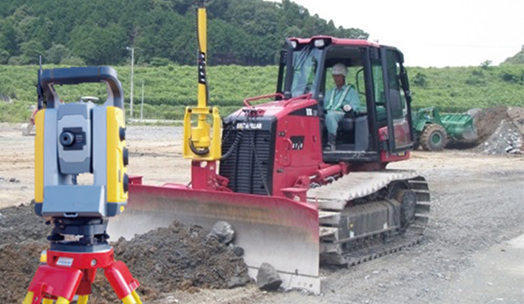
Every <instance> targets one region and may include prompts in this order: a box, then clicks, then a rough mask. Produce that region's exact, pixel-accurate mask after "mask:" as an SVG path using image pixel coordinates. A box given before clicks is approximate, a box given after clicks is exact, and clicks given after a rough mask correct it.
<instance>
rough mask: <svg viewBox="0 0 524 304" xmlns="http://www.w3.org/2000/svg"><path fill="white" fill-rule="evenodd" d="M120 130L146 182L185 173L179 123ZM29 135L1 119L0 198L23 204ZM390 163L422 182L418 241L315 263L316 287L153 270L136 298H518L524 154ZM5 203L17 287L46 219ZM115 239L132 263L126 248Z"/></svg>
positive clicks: (3, 258) (523, 273)
mask: <svg viewBox="0 0 524 304" xmlns="http://www.w3.org/2000/svg"><path fill="white" fill-rule="evenodd" d="M128 130H129V131H128V142H127V145H128V147H129V149H130V165H129V173H130V174H137V175H144V176H145V182H146V183H148V184H162V183H164V182H179V183H187V182H188V181H189V162H188V161H186V160H184V159H182V157H181V153H180V152H181V128H178V127H135V126H131V127H129V129H128ZM486 138H489V136H487V137H486ZM33 140H34V137H27V136H21V130H20V129H19V127H18V125H7V124H0V208H4V207H10V206H18V205H20V204H25V205H28V204H29V202H30V201H31V199H32V198H33ZM391 167H392V168H402V169H415V170H417V171H418V172H419V173H420V174H421V175H423V176H425V177H426V179H427V180H428V182H429V185H430V188H431V192H432V212H431V220H430V223H429V226H428V228H427V230H426V235H425V237H424V239H423V241H422V243H421V244H419V245H417V246H414V247H410V248H409V249H406V250H403V251H402V252H400V253H397V254H391V255H388V256H385V257H383V258H380V259H377V260H373V261H371V262H367V263H364V264H361V265H358V266H355V267H351V268H349V269H331V268H321V275H322V276H323V282H322V294H321V295H319V296H315V295H311V294H308V293H304V292H300V291H290V292H284V291H282V292H275V293H267V292H261V291H259V290H258V289H257V288H256V286H255V285H254V284H248V285H246V286H244V287H237V288H233V289H227V288H224V287H225V286H215V287H211V289H207V288H205V287H209V286H202V285H203V284H204V283H202V284H201V285H200V286H201V288H196V289H195V288H193V289H191V288H189V287H190V286H191V285H187V284H189V283H187V282H186V283H185V284H186V285H183V284H182V285H180V284H178V283H181V282H182V281H183V280H182V279H180V278H179V279H178V280H177V281H176V280H175V281H176V282H177V284H175V283H173V282H167V283H166V281H164V282H162V281H161V280H158V285H157V286H151V287H150V286H146V289H145V290H142V292H145V293H148V292H149V293H158V295H157V294H155V296H151V294H150V295H149V296H146V298H147V299H149V298H155V297H157V296H158V297H157V299H156V300H146V302H145V303H153V304H160V303H231V304H233V303H306V304H309V303H311V304H312V303H407V302H411V303H524V262H523V261H524V207H523V204H524V156H522V155H509V154H503V155H501V154H497V155H487V154H486V153H482V152H480V151H478V150H475V149H470V150H467V151H464V150H462V151H458V150H446V151H444V152H439V153H428V152H423V151H417V152H414V153H413V154H412V157H411V159H410V160H409V161H407V162H403V163H398V164H394V165H392V166H391ZM9 210H10V211H6V210H0V213H2V214H3V215H2V216H0V249H1V250H0V286H3V285H2V284H6V282H7V281H10V283H13V282H16V284H17V285H19V286H20V289H18V290H22V291H23V290H24V289H25V288H26V287H27V286H24V285H26V284H28V283H27V282H28V280H29V279H30V277H31V276H32V273H34V270H35V269H36V267H37V266H38V254H39V252H40V251H41V250H42V249H43V248H45V243H44V242H43V241H42V237H43V236H45V234H47V231H46V232H42V231H43V230H45V229H47V228H46V226H45V225H43V224H42V222H39V220H40V219H39V218H38V217H36V216H34V215H32V213H31V210H30V208H29V206H22V207H20V208H9ZM22 218H23V219H27V218H30V219H32V220H30V221H29V222H31V223H33V224H31V225H24V228H23V231H21V232H20V233H19V234H17V233H16V232H14V231H12V229H11V230H10V229H9V228H10V227H15V226H16V223H18V222H20V221H22ZM40 221H41V220H40ZM180 229H182V228H180ZM187 229H189V230H187V231H191V229H190V228H187ZM197 235H200V237H202V239H205V237H204V234H200V232H198V233H197ZM137 244H138V243H137ZM21 246H25V247H21ZM213 246H214V247H213V248H218V247H219V245H216V244H215V245H213ZM135 247H136V248H138V247H139V245H136V246H135ZM115 248H117V254H118V252H119V254H121V255H122V259H123V260H124V261H125V262H127V263H129V264H130V269H131V271H132V272H133V266H132V265H131V264H132V262H131V261H127V260H126V256H125V250H124V251H118V246H115ZM147 250H150V248H147V249H144V252H145V253H144V254H147ZM224 251H227V250H225V249H224ZM149 253H152V254H151V256H154V252H151V251H149ZM167 254H168V253H166V252H163V253H162V254H161V255H160V256H167ZM229 257H230V258H232V259H234V258H235V257H233V256H229ZM117 258H118V255H117ZM149 258H151V257H149ZM13 259H16V260H18V261H20V262H21V263H19V264H17V267H18V268H17V269H19V272H20V273H21V274H19V276H17V277H13V271H12V270H11V271H8V270H7V269H10V268H9V267H10V265H12V264H13V263H14V262H13ZM201 259H206V258H201ZM18 265H22V266H23V267H22V266H18ZM133 265H136V264H133ZM148 268H150V272H151V274H153V273H154V271H155V263H154V262H152V263H149V264H148V265H146V266H145V267H144V268H140V269H139V268H138V266H135V271H138V272H140V271H142V270H143V269H148ZM2 270H4V271H2ZM137 275H138V273H137ZM141 275H144V274H141ZM22 276H27V279H26V281H24V280H23V277H22ZM164 277H167V276H166V275H164ZM153 278H154V276H153ZM189 280H191V279H189ZM142 284H143V283H142ZM169 284H173V286H170V285H169ZM192 285H197V284H195V283H194V282H192ZM213 288H222V289H213ZM98 291H100V292H103V290H97V291H96V292H98ZM4 292H5V289H4ZM106 292H107V291H106ZM162 292H164V293H163V294H161V293H162ZM16 293H17V291H14V290H9V291H7V294H8V295H9V296H8V297H7V298H4V299H5V301H7V302H6V303H11V301H14V299H18V298H19V297H20V296H23V295H19V294H16ZM15 302H16V301H15ZM15 302H13V303H15ZM90 303H91V301H90ZM93 303H95V302H93ZM100 303H104V301H101V302H100Z"/></svg>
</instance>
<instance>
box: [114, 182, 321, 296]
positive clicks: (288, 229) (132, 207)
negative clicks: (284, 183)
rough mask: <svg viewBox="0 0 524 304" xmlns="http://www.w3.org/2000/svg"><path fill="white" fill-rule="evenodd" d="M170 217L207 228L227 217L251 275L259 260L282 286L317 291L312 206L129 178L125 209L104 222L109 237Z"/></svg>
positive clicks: (144, 229)
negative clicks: (146, 182) (148, 183)
mask: <svg viewBox="0 0 524 304" xmlns="http://www.w3.org/2000/svg"><path fill="white" fill-rule="evenodd" d="M173 221H178V222H181V223H183V224H196V225H199V226H202V227H203V228H206V229H210V228H211V227H212V226H213V225H214V224H215V223H216V222H217V221H227V222H229V223H230V224H232V225H233V227H234V229H235V233H236V235H235V240H234V244H235V245H238V246H240V247H242V248H243V249H244V260H245V262H246V264H247V265H248V267H249V275H250V276H251V277H253V278H256V275H257V270H258V268H259V267H260V265H261V264H262V263H263V262H266V263H269V264H271V265H272V266H273V267H275V269H277V271H278V272H279V274H280V277H281V279H282V281H283V282H282V285H281V286H282V287H284V288H286V289H288V288H300V289H305V290H309V291H312V292H314V293H317V294H318V293H320V279H319V219H318V209H317V208H316V206H312V205H308V204H304V203H301V202H296V201H293V200H290V199H287V198H283V197H271V196H260V195H251V194H242V193H228V192H218V191H206V190H194V189H191V188H189V187H186V186H184V185H175V184H165V185H164V186H148V185H142V184H141V182H138V183H137V182H136V181H132V183H131V184H130V185H129V199H128V205H127V207H126V210H125V211H124V212H123V213H122V214H120V215H119V216H117V217H116V218H114V219H111V221H110V222H109V226H108V233H109V235H111V236H112V239H116V238H118V237H120V236H123V237H125V238H131V237H132V236H133V235H134V234H136V233H144V232H147V231H149V230H152V229H155V228H158V227H166V226H168V225H170V224H171V223H172V222H173Z"/></svg>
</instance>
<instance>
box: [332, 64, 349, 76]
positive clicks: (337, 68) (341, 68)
mask: <svg viewBox="0 0 524 304" xmlns="http://www.w3.org/2000/svg"><path fill="white" fill-rule="evenodd" d="M347 73H348V68H346V66H345V65H344V64H343V63H337V64H335V65H334V66H333V69H332V70H331V74H332V75H343V76H346V75H347Z"/></svg>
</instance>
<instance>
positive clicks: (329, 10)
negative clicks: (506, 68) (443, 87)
mask: <svg viewBox="0 0 524 304" xmlns="http://www.w3.org/2000/svg"><path fill="white" fill-rule="evenodd" d="M291 1H293V2H295V3H297V4H299V5H302V6H304V7H305V8H307V9H308V11H309V14H310V15H315V14H318V15H319V17H320V18H322V19H325V20H327V21H329V20H333V22H334V23H335V25H336V26H337V27H338V26H343V27H345V28H351V27H355V28H359V29H362V30H364V31H365V32H367V33H368V34H370V37H369V40H371V41H377V40H378V42H379V43H381V44H385V45H391V46H395V47H397V48H398V49H400V50H401V51H402V52H403V53H404V61H405V64H406V66H421V67H446V66H450V67H451V66H479V65H480V64H481V63H483V62H485V61H486V60H490V61H491V62H492V65H498V64H500V63H501V62H503V61H504V60H505V59H506V58H508V57H511V56H513V55H515V54H516V53H518V52H519V51H520V50H521V49H522V47H523V45H524V0H476V1H471V0H454V1H453V0H438V1H436V0H418V1H415V0H373V1H368V0H360V1H354V0H291ZM278 2H280V1H278Z"/></svg>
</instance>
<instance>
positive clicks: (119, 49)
mask: <svg viewBox="0 0 524 304" xmlns="http://www.w3.org/2000/svg"><path fill="white" fill-rule="evenodd" d="M195 3H196V1H193V0H88V1H86V0H1V1H0V64H12V65H19V64H35V63H37V57H38V54H42V55H43V56H44V62H45V63H53V64H59V63H62V64H69V65H83V64H87V65H100V64H105V65H118V64H122V63H124V62H125V61H126V60H129V56H130V53H129V51H128V50H127V49H126V47H131V46H132V47H134V49H135V60H136V62H138V63H139V64H140V63H148V64H151V65H165V64H167V63H169V62H170V61H171V62H175V63H178V64H193V63H194V62H195V60H196V59H195V52H196V38H195V35H196V33H195V30H196V25H195V24H196V23H195V22H196V21H195V8H196V6H195ZM206 7H207V12H208V18H209V20H208V51H209V61H210V64H212V65H218V64H233V63H234V64H242V65H268V64H275V59H276V54H277V53H278V51H279V49H280V46H281V45H282V44H283V38H284V37H287V36H297V37H307V36H312V35H318V34H325V35H333V36H339V37H348V38H357V37H364V38H367V37H368V34H367V33H366V32H364V31H363V30H360V29H353V28H351V29H345V28H342V27H336V26H335V24H334V23H333V22H332V21H326V20H323V19H321V18H320V17H319V16H318V15H314V16H311V15H310V13H309V12H308V10H307V9H305V8H304V7H302V6H300V5H298V4H296V3H294V2H292V1H289V0H282V2H280V3H278V2H266V1H262V0H208V1H206Z"/></svg>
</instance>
